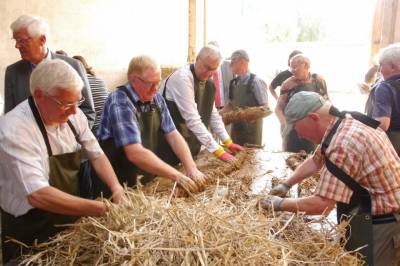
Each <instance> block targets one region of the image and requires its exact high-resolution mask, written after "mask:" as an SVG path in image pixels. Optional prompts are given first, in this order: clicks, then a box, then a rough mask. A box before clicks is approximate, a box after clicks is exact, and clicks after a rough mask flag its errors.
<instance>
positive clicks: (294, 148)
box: [286, 74, 324, 153]
mask: <svg viewBox="0 0 400 266" xmlns="http://www.w3.org/2000/svg"><path fill="white" fill-rule="evenodd" d="M300 91H312V92H316V93H318V94H320V95H322V96H324V94H323V93H324V90H323V88H322V85H321V84H320V83H319V82H318V80H317V79H316V76H315V74H313V75H312V81H311V83H306V84H301V85H299V86H297V87H296V88H294V89H293V90H291V91H290V92H288V101H289V100H290V98H291V97H292V96H293V95H294V94H296V93H298V92H300ZM286 138H287V139H286V144H287V146H286V151H288V152H299V151H301V150H304V151H306V152H307V153H312V152H313V151H314V150H315V147H316V145H315V144H314V143H312V142H310V141H308V140H306V139H302V138H300V137H299V135H298V134H297V132H296V131H295V130H294V129H293V130H292V131H290V132H289V135H288V136H287V137H286Z"/></svg>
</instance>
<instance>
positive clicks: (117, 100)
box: [97, 82, 176, 148]
mask: <svg viewBox="0 0 400 266" xmlns="http://www.w3.org/2000/svg"><path fill="white" fill-rule="evenodd" d="M124 86H125V87H127V88H128V91H129V92H130V93H131V95H132V96H133V99H135V101H139V99H140V98H139V96H138V94H137V93H136V91H135V89H134V88H133V87H132V86H131V84H130V83H129V82H128V83H126V84H125V85H124ZM152 103H154V104H155V105H156V106H157V108H158V109H159V110H162V112H161V130H162V131H163V132H164V134H166V133H169V132H172V131H174V130H175V129H176V128H175V125H174V122H173V121H172V118H171V115H170V114H169V111H168V108H167V105H166V104H165V101H164V98H163V97H162V96H161V95H160V94H159V93H156V94H155V95H154V98H153V102H152ZM136 112H137V110H136V107H135V106H134V104H133V103H132V102H131V100H130V99H129V98H128V96H127V95H126V94H125V92H123V91H122V90H119V89H116V90H114V91H113V92H112V93H110V95H109V96H108V98H107V100H106V102H105V104H104V109H103V113H102V115H101V122H100V126H99V129H98V130H97V138H98V139H99V140H107V139H109V138H113V139H114V142H115V145H116V147H117V148H119V147H123V146H125V145H128V144H136V143H142V140H141V137H140V133H141V132H140V127H139V123H138V121H137V118H136Z"/></svg>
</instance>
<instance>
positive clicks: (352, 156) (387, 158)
mask: <svg viewBox="0 0 400 266" xmlns="http://www.w3.org/2000/svg"><path fill="white" fill-rule="evenodd" d="M334 122H336V120H335V121H332V122H331V124H330V125H329V126H328V129H327V131H326V132H325V135H324V137H323V140H322V142H323V141H324V139H325V138H326V136H327V134H328V133H329V132H330V131H331V129H332V127H333V124H334ZM320 152H321V150H320V149H318V150H317V152H316V154H315V155H314V160H315V161H316V162H317V163H320V164H323V160H324V159H323V157H321V154H320ZM325 153H326V156H328V158H329V159H330V160H331V161H332V162H333V163H334V164H335V165H336V166H338V167H339V168H341V169H342V170H343V171H344V172H346V173H347V174H348V175H349V176H351V177H352V178H354V180H355V181H357V182H358V183H359V184H360V185H361V186H363V187H364V188H366V189H367V190H368V191H369V193H370V195H371V200H372V214H386V213H394V212H399V210H400V158H399V157H398V156H397V153H396V151H395V150H394V148H393V146H392V144H391V143H390V141H389V139H388V138H387V136H386V133H385V132H384V131H383V130H381V129H380V128H378V129H373V128H371V127H368V126H366V125H364V124H363V123H361V122H359V121H357V120H355V119H353V118H351V117H348V118H346V119H344V120H343V121H342V123H341V124H340V125H339V127H338V129H337V132H336V134H335V135H334V136H333V138H332V141H331V143H330V145H329V147H328V149H327V150H326V151H325ZM315 194H316V195H319V196H321V197H325V198H328V199H332V200H334V201H336V202H343V203H349V202H350V198H351V196H352V194H353V191H352V190H351V189H350V188H348V187H347V186H346V185H345V184H344V183H342V182H341V181H339V179H338V178H336V177H335V176H333V175H332V174H331V173H330V172H329V171H328V169H327V168H326V166H325V164H323V166H322V168H321V179H320V182H319V184H318V186H317V188H316V190H315Z"/></svg>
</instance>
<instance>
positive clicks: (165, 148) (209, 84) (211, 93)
mask: <svg viewBox="0 0 400 266" xmlns="http://www.w3.org/2000/svg"><path fill="white" fill-rule="evenodd" d="M190 71H191V72H192V75H193V81H194V100H195V102H196V104H197V111H198V112H199V115H200V117H201V121H202V122H203V124H204V125H205V126H206V127H207V128H208V126H209V125H210V120H211V113H212V110H213V107H214V99H215V84H214V82H213V81H211V80H207V81H206V82H205V85H203V86H202V85H200V83H201V82H200V81H199V80H198V79H197V77H196V74H195V71H194V65H193V64H192V65H190ZM168 79H169V78H168ZM168 79H167V80H166V81H165V85H164V91H163V97H164V99H165V102H166V103H167V107H168V110H169V112H170V114H171V117H172V119H173V121H174V124H175V126H176V129H177V130H178V131H179V133H181V135H182V136H183V138H184V139H185V140H186V142H187V144H188V146H189V149H190V152H191V154H192V156H196V155H197V154H199V152H200V148H201V143H200V142H199V140H198V139H197V137H196V136H195V135H194V134H193V132H192V131H191V130H190V129H189V128H188V127H187V126H186V121H185V119H183V117H182V116H181V113H180V111H179V109H178V106H177V105H176V103H175V102H173V101H170V100H167V98H166V90H167V88H168V87H167V83H168ZM160 143H161V144H160V146H161V147H162V149H161V150H160V153H159V157H160V158H161V159H162V160H164V161H165V162H167V163H168V164H170V165H176V164H178V163H179V159H178V158H177V157H176V155H175V153H174V152H173V150H172V149H171V147H170V146H169V145H168V144H167V143H166V141H165V139H160Z"/></svg>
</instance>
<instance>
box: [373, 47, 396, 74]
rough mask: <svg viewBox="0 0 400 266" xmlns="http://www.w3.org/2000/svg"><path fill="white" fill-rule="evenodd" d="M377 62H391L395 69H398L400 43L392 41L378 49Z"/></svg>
mask: <svg viewBox="0 0 400 266" xmlns="http://www.w3.org/2000/svg"><path fill="white" fill-rule="evenodd" d="M377 62H378V63H379V64H380V63H382V62H385V63H390V64H392V65H393V66H394V67H395V68H396V69H398V70H400V43H394V44H391V45H389V46H386V47H385V48H383V49H381V50H379V52H378V55H377Z"/></svg>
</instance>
